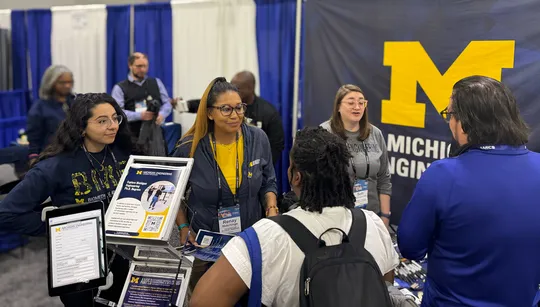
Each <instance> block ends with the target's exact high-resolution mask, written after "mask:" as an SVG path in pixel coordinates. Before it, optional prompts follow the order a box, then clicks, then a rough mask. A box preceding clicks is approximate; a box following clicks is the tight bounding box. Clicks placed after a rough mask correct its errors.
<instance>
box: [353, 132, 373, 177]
mask: <svg viewBox="0 0 540 307" xmlns="http://www.w3.org/2000/svg"><path fill="white" fill-rule="evenodd" d="M362 148H363V149H364V156H365V157H366V175H365V176H364V179H367V178H368V177H369V155H368V151H367V147H366V143H364V141H362ZM351 166H352V169H353V172H354V178H355V179H358V175H357V173H356V166H354V160H353V158H351Z"/></svg>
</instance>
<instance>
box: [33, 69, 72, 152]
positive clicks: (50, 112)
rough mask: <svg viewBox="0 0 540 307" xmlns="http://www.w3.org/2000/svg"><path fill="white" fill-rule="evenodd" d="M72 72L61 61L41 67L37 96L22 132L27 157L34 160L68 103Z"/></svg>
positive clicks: (70, 98)
mask: <svg viewBox="0 0 540 307" xmlns="http://www.w3.org/2000/svg"><path fill="white" fill-rule="evenodd" d="M72 88H73V73H72V72H71V70H69V68H67V67H65V66H63V65H53V66H50V67H49V68H47V70H45V73H44V74H43V77H42V78H41V86H40V87H39V99H38V100H36V101H35V102H34V103H33V104H32V107H31V108H30V111H28V120H27V128H26V134H27V137H28V143H29V148H28V150H29V156H28V158H29V159H30V160H34V159H35V158H37V157H38V155H39V154H40V153H41V152H42V151H43V150H44V149H45V147H46V146H47V145H48V144H49V142H50V141H51V140H52V138H53V136H54V133H55V132H56V129H58V126H60V123H61V122H62V121H63V120H64V119H65V118H66V113H67V111H68V110H69V107H70V105H71V103H72V94H71V90H72Z"/></svg>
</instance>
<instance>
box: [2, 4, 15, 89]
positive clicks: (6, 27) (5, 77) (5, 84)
mask: <svg viewBox="0 0 540 307" xmlns="http://www.w3.org/2000/svg"><path fill="white" fill-rule="evenodd" d="M11 72H12V63H11V10H0V91H7V90H10V89H12V86H13V84H12V83H13V80H12V74H11Z"/></svg>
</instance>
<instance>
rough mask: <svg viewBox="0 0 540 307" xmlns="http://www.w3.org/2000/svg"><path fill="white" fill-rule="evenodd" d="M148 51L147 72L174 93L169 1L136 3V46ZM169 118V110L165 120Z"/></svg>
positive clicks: (144, 51) (139, 49)
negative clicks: (148, 67)
mask: <svg viewBox="0 0 540 307" xmlns="http://www.w3.org/2000/svg"><path fill="white" fill-rule="evenodd" d="M134 51H138V52H143V53H146V54H147V55H148V62H149V66H150V69H149V75H150V76H152V77H156V78H159V79H161V81H163V84H164V85H165V88H167V93H169V97H173V92H172V83H173V80H172V79H173V64H172V63H173V57H172V10H171V4H170V3H146V4H138V5H135V50H134ZM171 119H172V113H171V116H169V118H167V120H169V121H170V120H171Z"/></svg>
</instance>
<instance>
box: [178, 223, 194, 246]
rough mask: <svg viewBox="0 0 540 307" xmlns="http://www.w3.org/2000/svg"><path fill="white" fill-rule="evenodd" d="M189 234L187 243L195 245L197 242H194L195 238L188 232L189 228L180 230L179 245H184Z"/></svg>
mask: <svg viewBox="0 0 540 307" xmlns="http://www.w3.org/2000/svg"><path fill="white" fill-rule="evenodd" d="M188 234H189V242H190V243H191V244H193V245H197V242H195V236H193V232H192V231H189V227H184V228H182V230H180V244H182V245H184V244H185V243H186V238H187V237H188Z"/></svg>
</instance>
